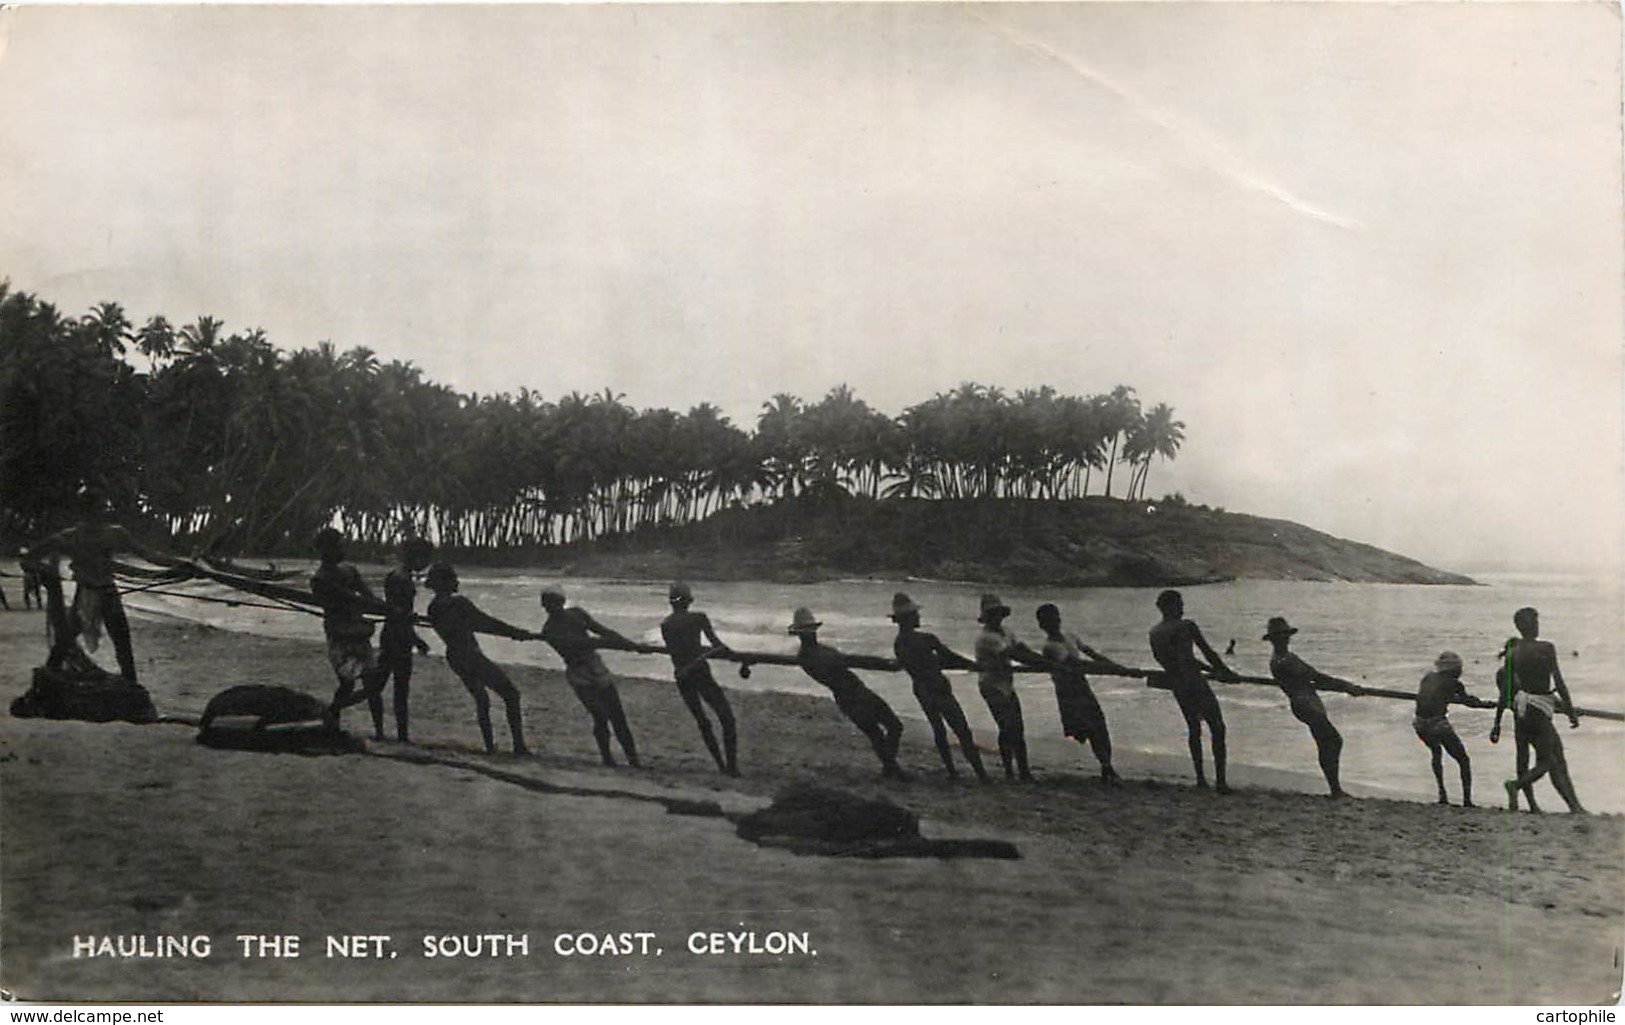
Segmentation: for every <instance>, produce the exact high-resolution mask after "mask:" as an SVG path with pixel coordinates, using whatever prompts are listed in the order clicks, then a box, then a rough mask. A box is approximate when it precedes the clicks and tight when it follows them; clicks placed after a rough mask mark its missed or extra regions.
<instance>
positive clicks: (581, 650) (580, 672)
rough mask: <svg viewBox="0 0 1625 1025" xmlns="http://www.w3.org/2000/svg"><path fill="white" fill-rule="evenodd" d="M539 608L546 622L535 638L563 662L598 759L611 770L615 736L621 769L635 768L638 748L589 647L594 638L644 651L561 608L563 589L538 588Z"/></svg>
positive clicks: (582, 614)
mask: <svg viewBox="0 0 1625 1025" xmlns="http://www.w3.org/2000/svg"><path fill="white" fill-rule="evenodd" d="M542 608H544V609H546V610H547V621H546V622H544V623H543V624H542V630H541V633H540V635H539V636H540V637H541V638H542V640H544V641H546V642H547V643H549V644H551V645H552V646H553V650H554V651H556V652H558V653H559V657H560V658H562V659H563V660H564V678H565V680H566V681H568V682H569V684H570V689H571V690H572V691H573V692H575V696H576V700H577V701H580V702H581V705H582V707H584V708H585V709H586V710H587V713H588V714H589V715H591V716H592V739H593V740H594V741H595V742H596V743H597V744H598V755H599V757H600V758H601V759H603V762H604V764H605V765H607V766H610V767H611V768H613V767H614V766H615V756H614V755H612V754H610V750H609V734H610V731H611V730H614V731H615V739H616V740H617V741H619V742H620V745H621V753H622V754H624V755H625V756H626V763H627V764H628V765H630V766H632V767H633V768H634V769H636V768H640V767H641V766H640V765H639V764H638V747H637V743H636V742H635V741H633V739H632V727H631V726H630V725H628V724H627V721H626V711H625V710H624V709H623V708H622V707H621V693H620V691H618V690H616V689H615V677H613V676H611V675H610V672H609V667H608V666H606V665H604V660H603V659H602V658H600V657H599V655H598V649H597V648H596V647H594V646H593V638H595V637H597V638H601V639H603V640H606V641H610V642H611V643H613V644H616V645H618V646H621V647H624V648H627V649H628V650H630V651H647V650H649V648H648V646H647V645H641V644H638V643H636V642H634V641H632V640H631V639H629V638H627V637H624V636H622V635H621V634H619V633H616V632H615V631H614V630H611V629H610V628H609V627H607V626H604V625H603V624H602V623H600V622H598V620H596V619H594V618H592V616H591V614H589V613H588V612H587V610H586V609H584V608H581V607H580V606H570V607H569V608H566V607H565V605H564V589H563V588H561V587H558V586H557V585H554V584H549V585H548V586H546V587H544V588H542Z"/></svg>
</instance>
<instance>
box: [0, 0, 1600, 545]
mask: <svg viewBox="0 0 1625 1025" xmlns="http://www.w3.org/2000/svg"><path fill="white" fill-rule="evenodd" d="M0 27H3V32H4V35H3V43H0V45H3V46H4V54H3V58H0V103H3V106H4V109H3V114H0V274H4V275H7V276H9V277H10V278H11V281H12V283H13V286H14V287H17V288H21V289H24V290H27V291H32V292H36V293H38V294H39V295H40V296H41V297H43V298H46V299H49V300H51V301H54V302H56V303H58V304H59V305H61V306H63V307H65V308H66V309H68V310H69V311H72V312H81V311H83V309H84V308H86V307H88V306H89V305H90V304H91V303H93V302H96V301H98V300H102V299H114V300H118V301H120V302H122V303H124V305H125V306H126V308H127V309H128V311H129V312H130V314H131V315H132V317H133V318H135V319H137V320H141V319H145V318H146V317H147V316H149V315H151V314H153V313H160V312H161V313H163V314H165V315H167V316H168V317H169V318H170V319H171V320H172V321H175V322H176V323H181V322H185V321H189V320H191V319H193V318H194V317H195V316H197V315H198V314H203V313H209V314H213V315H215V316H218V317H221V318H223V319H224V320H225V321H226V323H227V326H228V328H247V327H251V326H260V327H264V328H265V329H266V330H267V331H268V332H269V334H270V337H271V339H272V341H273V342H275V343H276V344H278V345H279V346H281V347H283V348H289V349H291V348H296V347H300V346H304V345H310V344H313V343H315V342H317V341H319V340H323V339H330V340H332V341H333V342H334V344H336V345H338V346H339V347H341V348H348V347H350V346H353V345H366V346H369V347H371V348H373V349H376V350H377V351H378V352H379V353H380V354H382V355H383V356H384V357H386V358H399V359H409V360H412V361H413V362H415V363H417V364H418V365H419V366H421V367H422V368H423V369H424V370H425V372H426V373H427V374H428V375H429V376H430V377H431V378H434V379H436V380H439V381H443V382H446V383H448V384H451V385H453V386H455V387H457V388H459V389H462V390H475V391H481V392H490V391H498V390H517V389H518V388H519V387H520V386H529V387H531V388H533V389H535V390H537V391H539V392H541V393H542V394H543V395H544V396H547V397H557V396H559V395H562V394H564V393H566V392H569V391H571V390H581V391H598V390H601V389H603V388H604V387H606V386H607V387H610V388H612V389H614V390H615V391H617V392H620V393H624V395H625V398H626V401H628V402H630V403H632V404H634V405H637V406H668V407H671V408H676V409H686V408H688V407H689V406H691V405H693V404H695V403H698V402H701V401H710V402H714V403H716V404H717V405H719V406H721V407H722V408H723V409H724V410H726V411H727V412H728V413H729V414H730V415H731V416H732V417H733V418H734V420H735V421H736V422H738V423H740V424H741V425H743V426H751V425H753V424H754V421H755V416H756V413H757V411H758V410H759V409H760V406H761V404H762V403H763V402H764V401H765V400H766V399H767V398H768V397H769V396H770V395H772V394H773V393H774V392H780V391H788V392H791V393H794V394H797V395H800V396H802V397H804V398H807V399H816V398H817V397H819V396H821V395H822V394H823V393H824V392H825V391H827V390H828V389H829V388H830V387H831V386H833V385H835V384H838V383H841V382H846V383H849V384H850V385H852V387H853V388H854V389H855V390H856V391H857V393H858V394H859V395H860V396H861V397H862V398H864V399H866V400H867V401H868V402H870V404H872V405H874V406H876V407H878V408H880V409H883V410H885V411H887V412H889V413H896V412H899V411H901V409H902V408H904V407H905V406H907V405H910V404H912V403H914V402H918V401H920V400H922V399H925V398H928V397H929V396H930V395H932V394H933V393H935V392H938V391H942V390H946V389H949V388H952V387H953V386H955V385H956V384H958V383H959V382H961V381H964V380H975V381H979V382H982V383H985V384H996V385H999V386H1002V387H1004V388H1006V389H1009V390H1015V389H1019V388H1023V387H1031V386H1036V385H1040V384H1049V385H1052V386H1054V387H1055V388H1057V389H1058V390H1060V391H1062V392H1068V393H1080V394H1082V393H1090V392H1095V391H1104V390H1108V389H1110V388H1111V387H1112V386H1114V385H1116V384H1119V383H1124V384H1130V385H1133V386H1134V387H1135V388H1137V389H1138V391H1139V394H1140V396H1141V398H1142V399H1143V400H1144V401H1145V402H1146V404H1147V405H1150V404H1151V403H1154V402H1158V401H1163V402H1168V403H1170V404H1171V405H1173V406H1174V407H1175V409H1176V411H1177V413H1178V415H1179V417H1180V419H1182V420H1183V421H1184V422H1185V424H1186V434H1187V442H1186V445H1185V448H1184V450H1183V452H1182V453H1181V455H1180V458H1179V459H1178V460H1177V462H1175V463H1171V464H1167V465H1165V466H1161V467H1158V468H1156V469H1154V470H1153V473H1152V476H1151V481H1150V490H1151V493H1152V494H1161V493H1163V492H1165V491H1172V490H1174V489H1180V490H1182V491H1184V493H1185V494H1186V495H1187V496H1189V497H1190V498H1191V499H1192V500H1194V501H1200V502H1206V503H1209V504H1216V505H1223V506H1225V507H1227V508H1229V509H1231V510H1236V511H1246V512H1254V513H1259V514H1263V515H1271V516H1282V517H1286V518H1290V519H1296V520H1299V521H1302V522H1304V523H1307V524H1309V525H1311V526H1314V527H1317V528H1320V529H1323V530H1327V531H1330V532H1331V533H1334V534H1338V535H1341V536H1345V537H1352V538H1356V539H1359V540H1362V541H1368V542H1371V543H1374V544H1378V545H1381V546H1383V547H1387V548H1392V549H1395V550H1398V551H1401V552H1404V553H1406V554H1409V555H1413V556H1416V557H1419V558H1422V559H1424V560H1426V561H1430V562H1433V563H1435V564H1438V565H1444V566H1446V567H1448V568H1454V569H1466V570H1471V569H1473V568H1475V567H1483V566H1485V565H1486V564H1487V563H1491V562H1497V563H1498V562H1505V561H1508V560H1510V561H1513V562H1521V563H1529V562H1531V561H1534V560H1555V561H1560V562H1563V563H1567V564H1576V563H1578V564H1584V563H1596V564H1599V565H1601V566H1603V567H1605V568H1610V569H1613V570H1616V571H1617V568H1618V565H1619V559H1620V553H1621V543H1622V537H1625V534H1622V518H1621V494H1622V490H1625V488H1622V469H1621V467H1622V428H1621V416H1620V410H1621V394H1622V375H1621V339H1622V335H1625V325H1622V306H1625V304H1622V294H1621V293H1622V288H1621V281H1622V274H1625V267H1622V259H1621V253H1622V242H1621V189H1620V183H1621V178H1620V175H1621V141H1620V136H1621V131H1620V118H1619V110H1620V95H1621V91H1620V73H1619V38H1620V37H1619V32H1620V26H1619V19H1618V14H1617V9H1616V8H1615V7H1614V6H1613V5H1606V4H1596V3H1572V4H1571V3H1557V4H1530V5H1461V4H1448V5H1439V6H1431V5H1422V6H1415V5H1388V4H1336V5H1320V4H1305V5H1289V4H1193V5H1186V4H1122V5H1118V4H1082V5H1070V4H1046V5H1038V6H1026V5H1021V6H1016V5H997V6H985V7H984V6H974V7H973V6H935V5H931V6H927V5H909V6H892V5H885V4H873V5H803V6H780V5H772V6H749V7H734V6H711V7H649V6H638V7H631V6H623V7H592V6H568V7H548V8H533V7H527V8H517V7H495V8H491V7H482V8H468V7H461V8H429V9H423V8H418V9H411V8H309V7H293V8H280V9H266V8H196V7H167V8H135V9H129V8H125V9H108V8H24V9H17V8H11V9H9V10H6V11H5V12H4V13H3V14H0Z"/></svg>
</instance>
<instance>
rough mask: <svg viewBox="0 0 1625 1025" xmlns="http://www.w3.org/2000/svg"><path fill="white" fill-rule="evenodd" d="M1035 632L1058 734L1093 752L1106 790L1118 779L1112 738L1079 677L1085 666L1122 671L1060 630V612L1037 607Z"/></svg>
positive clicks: (1085, 680)
mask: <svg viewBox="0 0 1625 1025" xmlns="http://www.w3.org/2000/svg"><path fill="white" fill-rule="evenodd" d="M1037 617H1038V628H1039V629H1040V630H1042V631H1044V647H1043V648H1042V649H1041V651H1042V654H1043V656H1044V658H1045V659H1046V660H1047V661H1048V662H1049V663H1050V673H1049V676H1050V681H1051V682H1052V683H1054V685H1055V705H1056V708H1057V709H1058V710H1059V711H1060V713H1061V731H1062V732H1063V733H1065V734H1066V735H1067V736H1069V737H1071V738H1072V739H1073V740H1075V741H1077V742H1078V743H1079V744H1088V745H1089V746H1090V747H1092V748H1093V749H1094V752H1095V760H1096V761H1098V762H1099V763H1100V778H1101V780H1103V781H1104V782H1105V783H1106V784H1107V785H1108V786H1112V785H1115V784H1117V783H1118V782H1119V781H1120V780H1121V779H1122V777H1120V776H1119V775H1118V774H1117V770H1116V769H1114V768H1112V735H1111V732H1110V731H1109V730H1108V729H1107V728H1106V713H1105V712H1103V711H1101V708H1100V702H1099V701H1098V700H1097V699H1096V698H1095V692H1094V690H1093V688H1091V687H1090V686H1089V678H1088V677H1087V676H1085V675H1083V668H1082V667H1083V666H1084V665H1085V664H1086V662H1091V661H1092V662H1096V663H1104V664H1105V665H1108V666H1115V667H1117V668H1123V667H1122V666H1121V665H1120V664H1119V663H1116V662H1113V661H1112V660H1111V659H1109V658H1107V657H1106V656H1105V655H1102V654H1101V653H1100V652H1098V651H1096V650H1095V649H1093V648H1091V647H1089V645H1087V644H1085V643H1083V639H1082V638H1080V637H1079V636H1078V635H1077V634H1073V633H1066V632H1064V631H1063V630H1062V629H1061V610H1060V609H1059V608H1058V607H1056V606H1055V605H1052V604H1049V603H1047V602H1046V603H1045V604H1043V605H1040V606H1038V613H1037Z"/></svg>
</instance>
